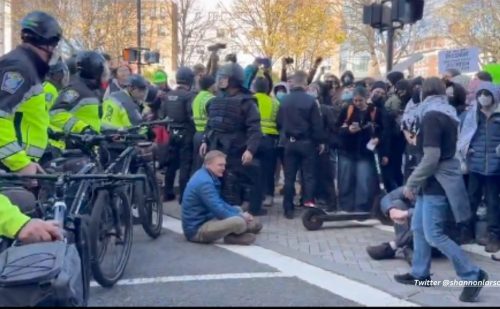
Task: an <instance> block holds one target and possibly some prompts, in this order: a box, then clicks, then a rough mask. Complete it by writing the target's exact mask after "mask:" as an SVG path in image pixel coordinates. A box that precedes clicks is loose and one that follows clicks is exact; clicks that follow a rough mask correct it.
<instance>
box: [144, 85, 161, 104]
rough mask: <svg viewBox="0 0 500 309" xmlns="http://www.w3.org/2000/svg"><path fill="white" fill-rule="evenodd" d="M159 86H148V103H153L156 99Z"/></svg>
mask: <svg viewBox="0 0 500 309" xmlns="http://www.w3.org/2000/svg"><path fill="white" fill-rule="evenodd" d="M158 91H159V89H158V87H156V86H153V85H149V86H148V94H147V96H146V100H145V101H146V102H147V103H153V102H154V101H155V100H156V96H157V95H158Z"/></svg>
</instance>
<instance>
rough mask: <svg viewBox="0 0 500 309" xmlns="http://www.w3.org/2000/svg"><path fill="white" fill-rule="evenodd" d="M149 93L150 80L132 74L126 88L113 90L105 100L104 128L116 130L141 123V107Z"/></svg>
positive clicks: (103, 108)
mask: <svg viewBox="0 0 500 309" xmlns="http://www.w3.org/2000/svg"><path fill="white" fill-rule="evenodd" d="M147 94H148V82H147V81H146V79H145V78H144V77H142V76H141V75H138V74H133V75H130V76H129V77H128V79H127V82H126V85H125V89H123V90H120V91H117V92H113V93H111V94H110V95H109V97H108V98H107V99H106V100H105V101H104V102H103V105H102V110H103V115H102V119H101V120H102V123H101V124H102V130H108V129H109V130H116V129H124V128H129V127H131V126H136V125H139V124H140V123H141V122H142V116H141V109H142V104H143V102H144V100H145V99H146V96H147Z"/></svg>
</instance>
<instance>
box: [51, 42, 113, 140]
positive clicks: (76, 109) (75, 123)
mask: <svg viewBox="0 0 500 309" xmlns="http://www.w3.org/2000/svg"><path fill="white" fill-rule="evenodd" d="M76 62H77V70H78V72H77V73H76V75H74V76H73V77H72V78H71V82H70V84H69V86H68V87H66V88H65V89H64V90H63V91H62V92H61V93H60V94H59V97H58V98H57V100H56V103H55V104H54V106H52V109H51V110H50V124H51V125H53V126H55V127H57V128H59V129H61V130H63V131H64V132H66V133H82V132H84V131H89V132H100V130H101V114H102V111H101V108H102V107H101V101H100V94H99V90H100V89H101V85H103V83H105V82H106V81H108V80H109V77H110V72H109V68H108V65H107V62H106V60H105V59H104V57H103V56H102V54H100V53H98V52H94V51H85V52H82V53H80V54H79V55H78V56H77V61H76Z"/></svg>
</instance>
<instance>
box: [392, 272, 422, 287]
mask: <svg viewBox="0 0 500 309" xmlns="http://www.w3.org/2000/svg"><path fill="white" fill-rule="evenodd" d="M394 280H396V281H397V282H399V283H401V284H406V285H416V286H425V287H429V286H431V285H430V284H427V282H429V281H430V280H431V276H427V277H425V278H415V277H413V275H412V274H410V273H407V274H403V275H394Z"/></svg>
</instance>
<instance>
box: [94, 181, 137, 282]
mask: <svg viewBox="0 0 500 309" xmlns="http://www.w3.org/2000/svg"><path fill="white" fill-rule="evenodd" d="M132 238H133V226H132V217H131V214H130V204H129V201H128V198H127V195H126V194H125V193H124V192H123V191H121V190H117V191H113V192H110V191H108V190H100V191H99V192H98V193H97V197H96V199H95V202H94V205H93V208H92V215H91V223H90V252H91V255H92V258H91V263H90V265H91V269H92V274H93V275H94V279H95V280H96V281H97V282H98V283H99V284H100V285H101V286H103V287H111V286H113V285H114V284H115V283H116V282H117V281H118V280H119V279H120V278H121V277H122V275H123V272H124V271H125V267H126V266H127V263H128V259H129V256H130V251H131V249H132ZM114 249H115V250H114ZM109 251H117V252H116V253H117V256H116V257H112V258H111V261H108V260H107V258H108V257H109V256H108V253H109ZM108 262H109V263H108ZM108 264H111V265H108Z"/></svg>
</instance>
